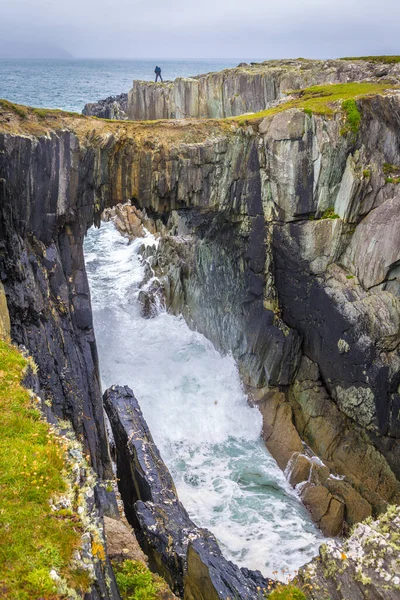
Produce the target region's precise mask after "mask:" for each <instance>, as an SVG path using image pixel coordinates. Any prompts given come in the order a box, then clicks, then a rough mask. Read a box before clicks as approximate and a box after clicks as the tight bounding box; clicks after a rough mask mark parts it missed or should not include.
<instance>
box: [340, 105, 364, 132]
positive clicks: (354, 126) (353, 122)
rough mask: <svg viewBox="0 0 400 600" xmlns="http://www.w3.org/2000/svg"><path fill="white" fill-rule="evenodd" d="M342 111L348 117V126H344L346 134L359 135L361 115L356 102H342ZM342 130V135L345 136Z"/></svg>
mask: <svg viewBox="0 0 400 600" xmlns="http://www.w3.org/2000/svg"><path fill="white" fill-rule="evenodd" d="M342 109H343V110H344V112H345V115H346V125H345V126H344V128H343V129H344V130H345V132H346V133H347V132H351V133H357V131H358V130H359V129H360V123H361V113H360V111H359V110H358V107H357V104H356V102H355V100H353V99H352V98H349V99H348V100H344V101H343V102H342ZM343 129H342V134H343Z"/></svg>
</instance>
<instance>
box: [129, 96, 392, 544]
mask: <svg viewBox="0 0 400 600" xmlns="http://www.w3.org/2000/svg"><path fill="white" fill-rule="evenodd" d="M396 107H398V98H397V96H388V97H386V98H381V97H378V98H375V99H373V100H368V101H364V102H363V103H362V106H361V110H362V114H363V125H362V128H361V130H360V132H359V135H358V139H357V140H355V139H354V138H351V137H346V136H343V135H341V134H340V130H341V128H342V122H341V118H340V116H339V115H338V116H337V117H336V118H333V119H324V118H318V117H313V118H311V117H310V116H308V115H306V114H304V113H303V112H301V111H298V110H290V111H286V112H284V113H282V114H278V115H276V116H274V117H270V118H267V119H265V120H264V121H262V122H261V123H260V124H259V126H257V130H255V129H251V130H250V129H248V130H247V131H246V132H240V133H239V132H238V133H236V134H235V136H234V138H233V139H231V137H230V136H229V137H228V138H227V140H226V142H224V141H222V140H218V142H216V143H215V144H213V148H217V152H215V150H214V154H212V153H211V149H210V146H209V144H208V143H207V144H206V146H205V147H204V146H203V145H202V146H201V148H199V147H198V146H197V147H195V145H192V146H190V145H189V146H188V147H187V148H186V147H185V151H186V152H187V154H185V158H184V159H183V157H182V162H180V168H177V167H175V166H174V163H169V162H167V163H165V167H166V178H165V179H164V178H161V194H160V179H159V175H155V177H154V176H153V177H154V181H155V182H157V183H156V185H157V188H158V189H157V191H156V192H155V193H154V192H153V193H151V192H147V190H148V189H149V187H150V186H148V187H147V186H146V193H145V195H147V198H146V199H144V196H143V195H142V194H140V193H139V194H138V195H136V194H134V198H135V200H134V202H135V204H136V206H137V207H142V208H143V207H145V208H146V210H147V217H146V219H147V222H148V220H149V216H150V215H153V217H154V219H153V225H152V226H153V227H155V229H157V227H158V229H159V231H160V232H161V233H163V232H164V235H163V236H162V237H161V240H160V243H159V245H158V249H157V251H156V252H155V254H154V251H152V250H149V249H147V250H146V254H145V255H146V256H147V257H150V260H151V264H152V266H153V268H154V269H155V272H156V274H158V275H159V276H160V278H161V282H162V286H163V288H164V295H165V299H166V302H167V305H168V306H169V307H170V308H171V309H172V310H173V311H176V312H182V313H183V314H184V315H185V316H186V318H187V320H188V322H189V323H192V325H193V326H195V327H196V328H198V329H199V330H200V331H202V332H203V333H204V334H205V335H206V336H207V337H209V338H210V339H212V340H213V342H214V343H215V344H216V345H217V346H218V347H219V348H221V349H224V350H229V351H231V352H232V353H233V354H234V356H235V357H236V358H237V360H238V362H239V365H240V368H241V371H242V374H243V377H244V379H245V380H246V381H247V382H248V383H249V384H250V385H252V386H256V387H262V386H265V385H268V387H269V391H268V392H267V393H265V394H263V392H262V391H261V393H260V392H257V393H254V396H255V398H256V400H257V402H258V403H259V406H260V409H261V411H262V413H263V415H264V423H265V426H264V435H265V439H266V441H267V445H268V447H269V448H270V450H271V452H272V453H273V455H274V456H275V457H276V458H277V460H278V462H279V464H280V465H281V467H282V468H286V467H287V468H288V476H289V479H290V481H291V482H292V483H293V485H299V491H300V492H301V496H302V498H303V500H304V502H305V504H306V505H307V506H309V508H310V510H311V512H312V514H313V516H314V518H315V520H316V521H317V522H318V523H319V525H320V526H321V528H322V529H323V531H325V532H326V533H327V534H337V533H339V532H340V531H341V529H342V525H343V522H345V523H346V524H347V525H352V524H353V523H355V522H357V521H359V520H360V519H363V518H365V517H367V516H368V515H369V514H371V513H373V514H376V512H379V511H380V510H382V509H383V508H384V507H385V502H387V501H389V502H390V501H395V500H396V498H398V490H399V488H398V483H397V481H396V476H395V473H397V475H398V464H399V459H398V452H399V442H398V437H397V436H398V434H397V433H395V432H396V429H397V427H398V409H397V402H398V400H397V398H398V391H397V385H398V372H399V362H398V361H399V353H398V344H399V299H398V295H397V294H398V292H397V291H396V290H397V289H398V288H397V285H398V283H397V281H398V280H397V278H396V264H397V261H398V260H399V249H398V239H399V236H398V235H396V236H394V235H393V231H395V230H396V227H397V216H396V215H397V212H396V206H397V201H398V200H397V188H396V184H393V183H391V182H390V181H389V182H386V177H385V172H384V171H385V169H384V165H385V164H389V163H390V164H399V156H398V148H399V142H398V131H399V128H398V122H397V116H396V115H397V114H398V108H396ZM383 115H385V118H384V119H382V116H383ZM195 151H196V153H197V154H195V155H194V156H195V158H194V159H193V158H192V156H193V155H192V152H195ZM202 153H203V154H202ZM206 153H207V154H206ZM153 156H154V158H153V163H152V164H153V168H155V167H156V166H157V169H160V159H159V157H158V156H157V153H155V155H153ZM210 156H211V158H210ZM189 160H192V161H194V164H193V163H192V164H191V169H190V171H187V172H188V173H190V177H191V180H190V182H187V181H186V170H185V169H186V167H187V166H188V161H189ZM203 164H204V165H205V166H204V167H201V165H203ZM237 165H240V166H239V167H237ZM148 168H149V169H150V163H149V167H148ZM175 169H176V170H175ZM241 169H243V170H241ZM178 172H179V178H178ZM162 173H165V171H164V169H163V170H162ZM216 174H218V176H217V177H216V178H215V179H214V177H215V175H216ZM242 174H243V175H242ZM241 175H242V177H241ZM165 181H168V184H167V185H165ZM192 181H193V183H192ZM171 191H172V198H171V196H169V198H171V200H169V202H170V204H169V206H168V207H167V208H164V206H165V204H164V206H163V203H164V201H165V200H164V199H165V197H166V194H167V195H169V194H170V193H171ZM160 195H161V197H162V198H163V200H162V201H161V202H160ZM180 198H182V199H186V202H187V207H184V206H182V204H181V202H180V201H179V199H180ZM173 208H174V209H175V210H172V211H171V209H173ZM132 210H133V211H134V212H135V215H136V216H135V218H136V219H137V208H133V209H132ZM120 211H121V213H120V214H122V209H120ZM382 211H383V214H386V215H387V214H388V212H389V214H391V215H392V216H391V218H390V219H388V220H386V219H385V218H384V217H381V216H380V215H381V213H382ZM387 211H388V212H387ZM163 215H164V217H163ZM330 217H331V218H330ZM160 218H164V222H163V221H162V220H161V221H160V220H159V221H158V225H157V219H160ZM166 218H168V222H167V221H166V220H165V219H166ZM371 220H372V222H375V223H376V226H374V225H372V226H370V225H369V223H370V221H371ZM382 227H383V228H384V229H385V228H388V229H386V233H385V234H382V229H381V228H382ZM364 228H368V231H369V232H371V231H374V237H373V238H372V239H371V237H370V236H371V233H369V237H368V242H367V241H366V240H365V238H364V236H363V235H362V231H363V230H364ZM165 229H167V231H169V234H167V235H165ZM396 231H398V230H396ZM361 239H362V240H363V242H364V244H368V247H370V248H371V250H370V253H369V254H366V253H363V252H358V251H357V250H356V249H355V248H357V247H358V245H359V244H360V243H361ZM384 246H386V247H390V250H383V247H384ZM152 253H153V256H150V254H152ZM367 273H368V275H367ZM370 273H371V275H370ZM375 273H377V274H378V275H377V277H378V279H377V278H376V276H375ZM368 277H370V278H371V277H372V280H371V281H372V284H371V285H370V286H368V285H367V284H366V283H365V282H366V281H367V280H368ZM363 282H364V283H363ZM289 326H290V328H289ZM299 334H300V335H299ZM302 354H304V356H303V357H302ZM303 441H304V442H306V444H307V445H308V446H309V448H311V450H312V452H311V453H310V452H309V451H308V450H306V451H305V449H304V445H303V443H302V442H303ZM313 453H314V454H315V455H317V456H318V457H319V458H320V459H321V460H322V461H323V464H322V465H319V466H318V463H317V462H316V460H315V457H314V456H313ZM292 471H294V474H293V475H292ZM342 478H345V479H342Z"/></svg>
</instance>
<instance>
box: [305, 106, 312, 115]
mask: <svg viewBox="0 0 400 600" xmlns="http://www.w3.org/2000/svg"><path fill="white" fill-rule="evenodd" d="M303 112H304V113H305V114H306V115H308V116H309V117H312V110H311V108H304V109H303Z"/></svg>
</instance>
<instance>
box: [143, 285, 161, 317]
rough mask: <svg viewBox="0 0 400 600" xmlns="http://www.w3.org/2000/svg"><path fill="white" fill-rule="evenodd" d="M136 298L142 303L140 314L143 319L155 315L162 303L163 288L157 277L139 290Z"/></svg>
mask: <svg viewBox="0 0 400 600" xmlns="http://www.w3.org/2000/svg"><path fill="white" fill-rule="evenodd" d="M138 300H139V302H140V304H141V305H142V315H143V317H144V318H145V319H150V318H151V317H154V316H156V315H157V314H158V313H159V311H160V309H161V307H162V306H163V305H164V290H163V287H162V285H161V283H160V281H159V280H158V279H153V281H152V282H151V283H150V285H148V286H147V287H146V289H142V290H140V292H139V296H138Z"/></svg>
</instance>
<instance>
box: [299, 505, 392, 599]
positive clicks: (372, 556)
mask: <svg viewBox="0 0 400 600" xmlns="http://www.w3.org/2000/svg"><path fill="white" fill-rule="evenodd" d="M399 534H400V508H399V507H391V508H390V509H389V511H388V512H387V513H386V514H385V515H382V516H381V517H380V518H379V519H378V520H377V521H372V519H369V520H368V521H367V522H365V523H362V524H358V525H357V526H356V528H355V529H354V531H353V533H352V535H351V536H350V538H349V539H348V540H347V541H346V542H344V544H341V543H340V542H339V541H334V540H330V541H329V542H328V543H327V544H326V545H324V546H322V547H321V549H320V555H319V557H318V558H316V559H314V560H313V561H312V562H311V563H309V564H308V565H306V566H305V567H303V568H302V569H300V574H299V577H298V580H299V582H300V584H302V585H303V586H304V590H305V591H306V594H307V598H309V599H310V600H323V599H324V598H330V600H349V599H350V598H351V600H363V599H364V598H368V599H370V600H398V598H399V594H400V560H399V556H400V547H399Z"/></svg>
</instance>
